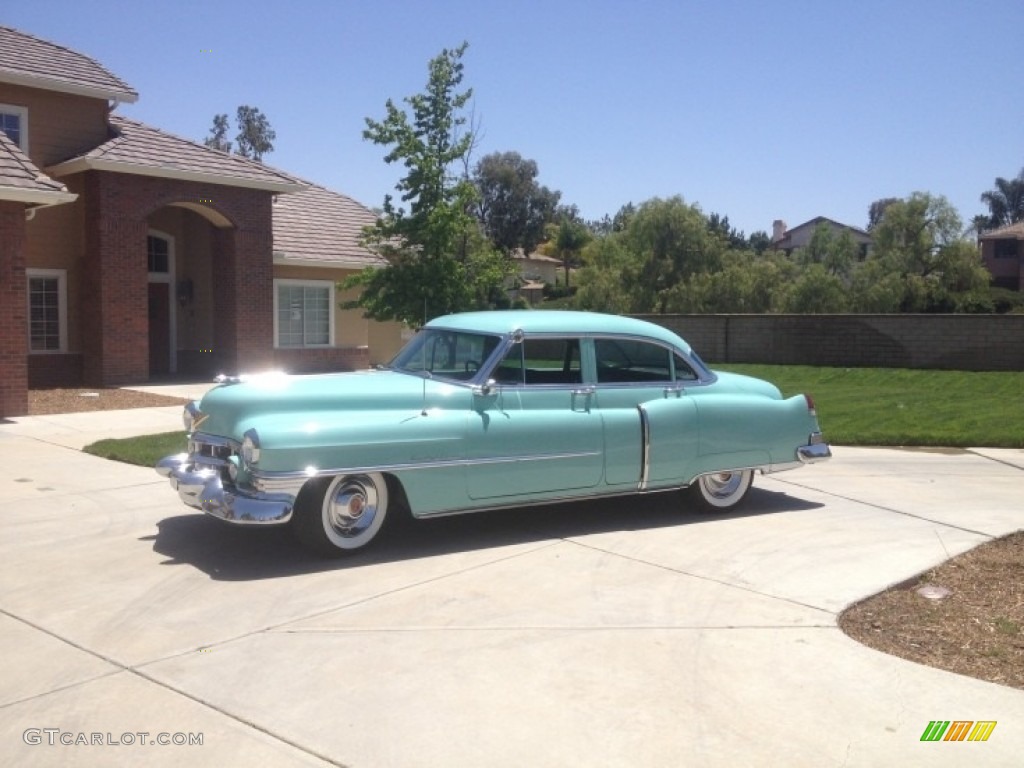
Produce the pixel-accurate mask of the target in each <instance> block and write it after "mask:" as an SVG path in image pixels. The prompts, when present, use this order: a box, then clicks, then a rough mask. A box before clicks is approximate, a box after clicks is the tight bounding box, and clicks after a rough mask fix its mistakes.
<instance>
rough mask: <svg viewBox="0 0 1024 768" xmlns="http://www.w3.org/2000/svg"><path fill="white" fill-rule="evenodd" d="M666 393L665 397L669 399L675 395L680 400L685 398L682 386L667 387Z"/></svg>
mask: <svg viewBox="0 0 1024 768" xmlns="http://www.w3.org/2000/svg"><path fill="white" fill-rule="evenodd" d="M664 391H665V397H669V396H670V395H675V396H676V397H677V398H679V397H682V396H683V387H682V386H676V387H665V390H664Z"/></svg>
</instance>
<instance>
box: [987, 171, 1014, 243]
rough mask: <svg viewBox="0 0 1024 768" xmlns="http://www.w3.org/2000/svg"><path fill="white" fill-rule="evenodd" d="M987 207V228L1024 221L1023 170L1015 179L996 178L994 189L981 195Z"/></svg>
mask: <svg viewBox="0 0 1024 768" xmlns="http://www.w3.org/2000/svg"><path fill="white" fill-rule="evenodd" d="M981 202H983V203H985V205H987V206H988V211H989V220H988V225H989V227H992V228H995V227H1002V226H1006V225H1007V224H1013V223H1015V222H1018V221H1024V168H1022V169H1021V171H1020V173H1019V174H1017V178H1015V179H1004V178H1002V177H1000V178H997V179H996V181H995V188H994V189H991V190H989V191H988V192H982V193H981Z"/></svg>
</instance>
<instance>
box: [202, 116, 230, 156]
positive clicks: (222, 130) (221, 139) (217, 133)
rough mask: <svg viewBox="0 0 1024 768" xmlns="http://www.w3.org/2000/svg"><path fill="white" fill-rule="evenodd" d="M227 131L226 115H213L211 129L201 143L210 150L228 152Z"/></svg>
mask: <svg viewBox="0 0 1024 768" xmlns="http://www.w3.org/2000/svg"><path fill="white" fill-rule="evenodd" d="M228 129H229V126H228V116H227V113H225V114H223V115H214V116H213V127H212V128H211V129H210V135H209V136H207V137H206V140H205V141H204V142H203V143H204V144H206V146H208V147H211V148H212V149H219V150H220V151H221V152H230V151H231V142H230V141H228V139H227V136H228Z"/></svg>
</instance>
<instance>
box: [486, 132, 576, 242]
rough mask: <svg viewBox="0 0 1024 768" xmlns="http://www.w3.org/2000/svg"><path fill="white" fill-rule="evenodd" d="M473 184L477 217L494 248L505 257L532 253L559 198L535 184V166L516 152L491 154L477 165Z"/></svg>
mask: <svg viewBox="0 0 1024 768" xmlns="http://www.w3.org/2000/svg"><path fill="white" fill-rule="evenodd" d="M473 183H474V184H475V186H476V190H477V195H478V201H477V206H476V209H477V215H478V216H479V217H480V222H481V224H482V225H483V228H484V232H485V233H486V234H487V236H488V237H489V238H490V239H491V242H492V243H494V246H495V247H496V248H497V249H498V250H500V251H501V252H502V253H504V254H506V255H507V254H511V253H512V252H513V251H514V250H516V249H517V248H521V249H522V251H523V253H524V254H526V255H529V254H530V253H532V252H533V250H534V248H536V247H537V244H538V243H540V242H541V241H542V240H543V239H544V227H545V225H546V224H548V223H550V222H551V221H553V220H554V216H555V209H556V208H557V206H558V200H559V198H560V197H561V193H560V192H557V191H552V190H550V189H548V188H547V187H545V186H542V185H541V184H539V183H538V182H537V163H536V162H534V161H533V160H527V159H526V158H524V157H523V156H522V155H520V154H519V153H518V152H495V153H492V154H490V155H486V156H484V157H483V158H481V159H480V162H479V163H477V165H476V168H475V169H474V172H473Z"/></svg>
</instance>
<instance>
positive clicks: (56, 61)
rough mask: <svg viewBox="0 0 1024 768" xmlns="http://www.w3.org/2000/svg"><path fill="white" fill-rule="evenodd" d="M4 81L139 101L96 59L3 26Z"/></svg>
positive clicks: (0, 61) (0, 58)
mask: <svg viewBox="0 0 1024 768" xmlns="http://www.w3.org/2000/svg"><path fill="white" fill-rule="evenodd" d="M0 81H3V82H10V83H16V84H18V85H27V86H30V87H33V88H44V89H46V90H51V91H60V92H63V93H77V94H80V95H83V96H92V97H94V98H98V99H113V100H116V101H124V102H129V103H130V102H134V101H136V100H137V99H138V98H139V94H138V93H137V92H136V91H135V89H134V88H132V87H131V86H130V85H128V84H127V83H126V82H124V81H123V80H122V79H121V78H119V77H117V76H116V75H114V74H113V73H112V72H110V70H108V69H107V68H106V67H104V66H103V65H101V64H100V63H99V62H97V61H95V60H94V59H90V58H89V57H88V56H84V55H83V54H81V53H77V52H75V51H72V50H70V49H68V48H65V47H64V46H62V45H57V44H56V43H51V42H49V41H47V40H40V39H39V38H38V37H34V36H33V35H29V34H26V33H24V32H21V31H19V30H17V29H14V28H12V27H2V26H0Z"/></svg>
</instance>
